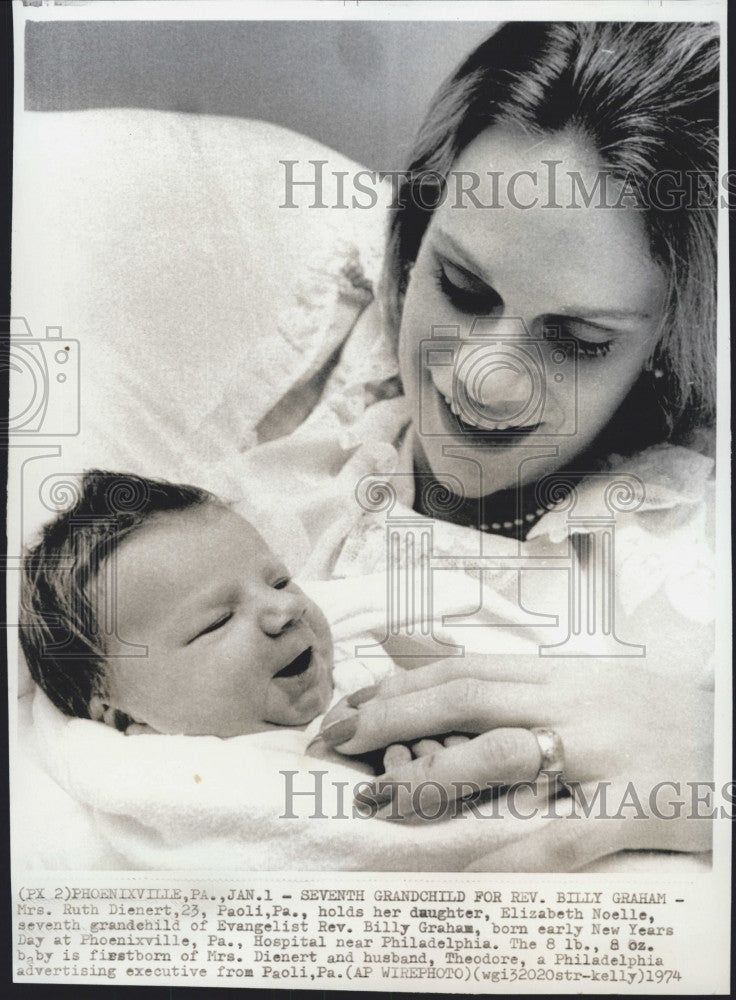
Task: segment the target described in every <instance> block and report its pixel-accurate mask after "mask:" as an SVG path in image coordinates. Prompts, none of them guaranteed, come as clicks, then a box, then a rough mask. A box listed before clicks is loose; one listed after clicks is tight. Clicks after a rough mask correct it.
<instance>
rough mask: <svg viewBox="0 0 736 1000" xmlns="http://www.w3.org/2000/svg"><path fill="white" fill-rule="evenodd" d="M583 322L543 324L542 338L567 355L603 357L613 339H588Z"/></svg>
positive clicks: (591, 357)
mask: <svg viewBox="0 0 736 1000" xmlns="http://www.w3.org/2000/svg"><path fill="white" fill-rule="evenodd" d="M585 330H586V325H585V324H584V323H569V322H565V321H562V320H561V321H560V322H555V323H552V324H549V325H547V326H545V328H544V333H543V336H544V339H545V340H546V341H548V343H549V344H550V346H552V347H557V348H558V349H561V350H563V351H564V352H565V354H567V356H568V357H571V358H574V357H581V358H588V359H593V358H605V356H606V355H607V354H609V353H610V350H611V348H612V347H613V340H588V339H586V336H585V335H584V334H585Z"/></svg>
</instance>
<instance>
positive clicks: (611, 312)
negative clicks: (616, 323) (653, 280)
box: [561, 306, 652, 320]
mask: <svg viewBox="0 0 736 1000" xmlns="http://www.w3.org/2000/svg"><path fill="white" fill-rule="evenodd" d="M561 315H564V316H577V317H580V318H581V319H582V318H585V319H591V320H595V319H651V318H652V314H651V313H648V312H643V311H639V310H637V309H589V308H588V307H587V306H567V307H566V308H565V311H564V313H561Z"/></svg>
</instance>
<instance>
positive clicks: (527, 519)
mask: <svg viewBox="0 0 736 1000" xmlns="http://www.w3.org/2000/svg"><path fill="white" fill-rule="evenodd" d="M548 510H550V508H549V507H537V509H536V510H535V511H534V513H533V514H525V515H524V517H515V518H514V519H513V521H491V523H490V524H486V522H485V521H482V522H481V523H480V524H479V525H478V527H479V528H480V530H481V531H495V532H499V531H510V530H511V529H512V528H521V527H523V526H526V525H527V524H528V525H529V526H530V527H531V525H532V524H534V522H535V521H538V520H539V519H540V517H541V516H542V515H543V514H546V513H547V511H548Z"/></svg>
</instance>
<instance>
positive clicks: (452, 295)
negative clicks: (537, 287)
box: [436, 264, 503, 316]
mask: <svg viewBox="0 0 736 1000" xmlns="http://www.w3.org/2000/svg"><path fill="white" fill-rule="evenodd" d="M448 271H450V268H449V266H448V265H445V266H443V265H442V264H440V265H439V267H438V268H437V272H436V280H437V284H438V286H439V289H440V291H441V292H442V294H443V295H444V296H445V298H446V299H447V300H448V301H449V302H450V303H451V304H452V305H453V306H454V308H455V309H458V310H459V311H460V312H464V313H470V314H471V315H475V316H487V315H489V314H490V313H492V312H495V311H496V310H498V308H499V306H500V305H503V300H502V299H501V296H500V295H499V294H498V292H496V291H495V290H494V289H493V288H489V287H488V285H485V284H483V282H482V281H478V279H477V278H474V277H473V276H472V275H470V274H466V272H464V271H460V270H459V269H458V268H455V267H452V269H451V272H452V276H450V274H449V273H448Z"/></svg>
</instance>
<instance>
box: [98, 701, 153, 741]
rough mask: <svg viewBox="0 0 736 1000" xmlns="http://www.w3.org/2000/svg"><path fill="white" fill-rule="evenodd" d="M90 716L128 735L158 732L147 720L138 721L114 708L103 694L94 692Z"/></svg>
mask: <svg viewBox="0 0 736 1000" xmlns="http://www.w3.org/2000/svg"><path fill="white" fill-rule="evenodd" d="M89 717H90V719H92V720H93V721H94V722H103V723H104V724H105V725H106V726H111V727H112V728H113V729H117V730H118V732H120V733H125V735H126V736H134V735H137V734H138V733H155V732H156V730H155V729H152V728H151V727H150V726H149V725H147V724H146V723H145V722H136V721H135V719H131V717H130V716H129V715H126V714H125V712H121V711H120V710H119V709H117V708H113V706H112V705H111V704H110V702H109V701H107V700H106V698H105V696H104V695H101V694H94V695H92V697H91V698H90V702H89Z"/></svg>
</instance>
